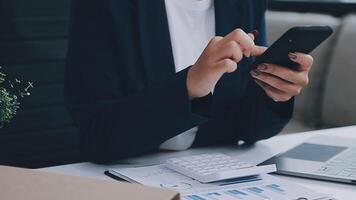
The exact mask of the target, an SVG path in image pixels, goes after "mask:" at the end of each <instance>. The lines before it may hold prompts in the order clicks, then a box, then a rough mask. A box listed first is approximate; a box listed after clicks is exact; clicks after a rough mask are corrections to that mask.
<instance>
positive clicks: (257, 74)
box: [250, 70, 260, 77]
mask: <svg viewBox="0 0 356 200" xmlns="http://www.w3.org/2000/svg"><path fill="white" fill-rule="evenodd" d="M250 74H251V76H252V77H257V76H259V75H260V72H258V71H257V70H252V71H251V72H250Z"/></svg>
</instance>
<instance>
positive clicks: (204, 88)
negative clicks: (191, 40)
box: [187, 29, 266, 99]
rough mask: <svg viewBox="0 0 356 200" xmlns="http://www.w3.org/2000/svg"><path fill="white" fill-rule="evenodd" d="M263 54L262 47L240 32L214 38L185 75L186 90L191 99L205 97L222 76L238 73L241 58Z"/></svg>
mask: <svg viewBox="0 0 356 200" xmlns="http://www.w3.org/2000/svg"><path fill="white" fill-rule="evenodd" d="M255 33H256V32H255ZM265 50H266V48H265V47H261V46H256V45H255V43H254V34H253V33H249V34H247V33H245V32H244V31H243V30H241V29H236V30H234V31H232V32H231V33H229V34H228V35H227V36H225V37H218V36H217V37H214V38H213V39H211V40H210V42H209V44H208V45H207V47H206V48H205V50H204V51H203V53H202V54H201V55H200V57H199V59H198V61H197V62H196V63H195V64H194V65H193V66H192V67H191V68H190V69H189V71H188V77H187V89H188V94H189V97H190V99H194V98H199V97H204V96H206V95H208V94H209V93H210V92H211V91H212V90H213V89H214V87H215V85H216V83H217V82H218V81H219V79H220V78H221V77H222V75H224V74H225V73H231V72H234V71H235V70H236V69H237V63H238V62H240V61H241V60H242V58H243V56H245V57H250V56H259V55H261V54H262V53H263V52H264V51H265Z"/></svg>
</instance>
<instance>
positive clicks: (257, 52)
mask: <svg viewBox="0 0 356 200" xmlns="http://www.w3.org/2000/svg"><path fill="white" fill-rule="evenodd" d="M266 50H267V47H263V46H257V45H256V46H255V47H254V48H253V49H252V51H251V56H260V55H262V54H263V53H264V52H265V51H266Z"/></svg>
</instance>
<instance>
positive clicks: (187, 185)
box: [109, 165, 329, 200]
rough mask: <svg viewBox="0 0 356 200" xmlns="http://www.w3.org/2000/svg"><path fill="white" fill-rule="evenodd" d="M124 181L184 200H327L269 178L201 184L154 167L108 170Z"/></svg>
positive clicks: (290, 184) (326, 196)
mask: <svg viewBox="0 0 356 200" xmlns="http://www.w3.org/2000/svg"><path fill="white" fill-rule="evenodd" d="M109 172H110V173H111V174H114V175H116V176H118V177H120V178H123V179H125V180H128V181H131V182H136V183H140V184H143V185H147V186H152V187H158V188H166V189H172V190H176V191H178V192H180V193H181V196H182V199H185V200H220V199H224V200H236V199H242V200H243V199H248V200H269V199H270V200H272V199H273V200H300V199H301V200H328V199H329V198H328V195H324V194H321V193H318V192H314V191H312V190H310V189H307V188H305V187H302V186H299V185H297V184H293V183H290V182H287V181H284V180H282V179H279V178H276V177H274V176H271V175H268V174H262V175H260V176H254V177H249V178H244V179H235V180H229V181H221V182H216V183H209V184H202V183H200V182H198V181H196V180H193V179H191V178H189V177H186V176H184V175H182V174H179V173H177V172H175V171H173V170H170V169H168V168H166V167H165V166H164V165H154V166H146V167H136V168H121V169H118V168H116V169H110V170H109Z"/></svg>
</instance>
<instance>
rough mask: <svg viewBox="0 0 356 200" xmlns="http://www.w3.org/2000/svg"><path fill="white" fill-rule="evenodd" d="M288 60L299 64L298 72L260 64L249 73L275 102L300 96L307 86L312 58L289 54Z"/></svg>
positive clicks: (299, 54)
mask: <svg viewBox="0 0 356 200" xmlns="http://www.w3.org/2000/svg"><path fill="white" fill-rule="evenodd" d="M289 58H290V59H291V60H292V61H294V62H296V63H298V64H299V68H298V70H292V69H289V68H287V67H283V66H278V65H274V64H267V63H266V64H261V65H259V66H258V68H257V69H255V70H252V71H251V72H250V74H251V76H252V77H253V78H254V79H255V81H256V82H257V84H258V85H260V86H261V87H262V88H263V89H264V91H265V92H266V94H267V95H268V96H269V97H270V98H272V99H273V100H274V101H276V102H285V101H288V100H290V99H291V98H292V97H294V96H297V95H299V94H300V92H301V90H302V89H303V88H304V87H305V86H307V85H308V83H309V78H308V74H309V71H310V68H311V66H312V65H313V57H312V56H310V55H308V54H303V53H290V54H289Z"/></svg>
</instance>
